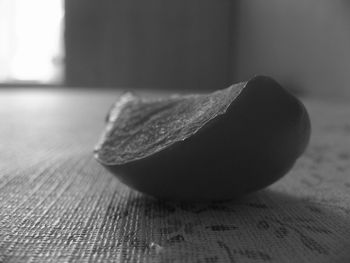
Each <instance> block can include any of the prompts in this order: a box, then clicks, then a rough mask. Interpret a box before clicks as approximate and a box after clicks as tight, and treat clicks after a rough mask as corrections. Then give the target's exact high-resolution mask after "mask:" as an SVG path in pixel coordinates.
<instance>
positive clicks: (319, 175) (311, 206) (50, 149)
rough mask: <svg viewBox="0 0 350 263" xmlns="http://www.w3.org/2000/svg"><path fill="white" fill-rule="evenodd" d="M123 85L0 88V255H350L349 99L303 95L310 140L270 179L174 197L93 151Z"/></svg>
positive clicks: (137, 258) (140, 258) (149, 258)
mask: <svg viewBox="0 0 350 263" xmlns="http://www.w3.org/2000/svg"><path fill="white" fill-rule="evenodd" d="M119 94H120V92H118V91H101V92H97V91H94V90H83V89H80V90H69V89H62V90H59V89H54V90H53V89H47V90H46V89H41V90H39V89H37V90H35V89H33V90H28V89H12V90H10V89H8V90H3V91H0V120H1V125H0V262H256V263H258V262H350V194H349V193H350V164H349V162H350V104H349V103H346V102H331V101H328V102H327V101H326V100H316V99H305V100H304V101H305V104H306V106H307V109H308V111H309V112H310V115H311V120H312V126H313V131H312V139H311V144H310V146H309V148H308V150H307V152H306V153H305V154H304V155H303V157H302V158H300V159H299V160H298V162H297V164H296V166H295V167H294V168H293V169H292V171H291V172H289V173H288V174H287V176H285V177H284V178H283V179H282V180H280V181H278V182H277V183H275V184H273V185H272V186H270V187H268V188H267V189H265V190H262V191H260V192H257V193H254V194H251V195H249V196H247V197H245V198H242V199H240V200H233V201H221V202H210V203H176V202H163V201H161V200H155V199H152V198H150V197H147V196H144V195H142V194H141V193H138V192H136V191H133V190H131V189H130V188H128V187H127V186H125V185H123V184H122V183H120V182H119V181H118V180H117V179H116V178H115V177H113V175H111V174H109V173H108V172H107V171H106V170H105V169H103V167H101V166H100V165H99V164H98V163H97V162H96V161H95V160H94V158H93V156H92V151H93V147H94V145H95V143H96V142H97V140H98V138H99V135H100V133H101V132H102V130H103V127H104V118H105V114H106V112H107V110H108V109H109V107H110V106H111V104H112V103H113V101H114V100H115V99H116V98H117V96H119ZM145 176H147V171H145ZM233 176H234V175H233Z"/></svg>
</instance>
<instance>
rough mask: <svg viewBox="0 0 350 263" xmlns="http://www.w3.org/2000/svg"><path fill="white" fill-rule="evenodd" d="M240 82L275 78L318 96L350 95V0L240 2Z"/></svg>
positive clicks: (237, 58) (237, 59)
mask: <svg viewBox="0 0 350 263" xmlns="http://www.w3.org/2000/svg"><path fill="white" fill-rule="evenodd" d="M239 13H240V16H239V21H240V22H239V33H238V34H236V35H235V38H236V40H237V44H236V45H237V48H236V50H235V52H236V53H235V55H234V56H233V60H234V62H233V63H234V64H233V65H234V66H233V76H234V79H235V80H239V79H245V78H248V77H249V76H251V75H253V74H258V73H259V74H260V73H265V74H269V75H273V76H275V77H276V78H277V79H278V80H280V82H282V83H285V84H286V85H288V86H290V87H292V88H293V89H297V90H298V89H300V90H306V91H307V93H310V94H313V95H315V96H327V97H329V96H346V97H349V98H350V1H348V0H241V1H240V12H239Z"/></svg>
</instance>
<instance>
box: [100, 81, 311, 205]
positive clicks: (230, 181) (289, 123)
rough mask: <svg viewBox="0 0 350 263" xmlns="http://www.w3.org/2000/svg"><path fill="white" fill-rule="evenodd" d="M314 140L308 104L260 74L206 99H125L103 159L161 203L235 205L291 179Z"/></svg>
mask: <svg viewBox="0 0 350 263" xmlns="http://www.w3.org/2000/svg"><path fill="white" fill-rule="evenodd" d="M309 138H310V120H309V116H308V114H307V111H306V109H305V107H304V106H303V105H302V103H301V102H300V101H299V100H298V99H297V98H295V97H294V96H293V95H291V94H290V93H288V92H287V91H286V90H284V89H283V88H282V87H281V86H280V85H279V84H278V83H276V82H275V81H274V80H272V79H271V78H269V77H263V76H259V77H255V78H253V79H251V80H250V81H248V82H246V83H239V84H236V85H233V86H231V87H229V88H227V89H223V90H219V91H216V92H214V93H211V94H206V95H186V96H172V97H170V98H166V99H157V100H156V99H154V100H150V99H149V100H146V99H142V98H138V97H135V96H133V95H132V94H130V93H127V94H125V95H123V96H121V97H120V98H119V99H118V100H117V101H116V103H115V104H114V106H113V107H112V110H111V111H110V113H109V115H108V117H107V126H106V129H105V132H104V133H103V135H102V137H101V140H100V142H99V143H98V145H97V146H96V149H95V158H96V159H97V160H98V161H99V162H100V163H101V164H102V165H103V166H105V167H106V168H107V169H108V170H110V171H111V172H112V173H113V174H115V175H116V176H117V177H118V178H119V179H120V180H121V181H122V182H124V183H125V184H127V185H129V186H131V187H133V188H135V189H137V190H139V191H141V192H144V193H147V194H150V195H152V196H155V197H158V198H164V199H172V200H218V199H219V200H220V199H231V198H236V197H239V196H242V195H244V194H246V193H249V192H252V191H255V190H259V189H261V188H264V187H266V186H268V185H269V184H271V183H273V182H275V181H276V180H278V179H279V178H280V177H282V176H283V175H284V174H286V173H287V172H288V171H289V169H290V168H291V167H292V166H293V164H294V163H295V161H296V159H297V158H298V157H299V156H300V155H301V154H302V153H303V151H304V150H305V148H306V146H307V144H308V142H309Z"/></svg>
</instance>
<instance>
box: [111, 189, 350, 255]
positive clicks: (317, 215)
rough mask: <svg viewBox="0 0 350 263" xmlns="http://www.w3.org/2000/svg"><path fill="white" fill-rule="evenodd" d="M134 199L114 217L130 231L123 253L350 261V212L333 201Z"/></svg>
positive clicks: (262, 195) (270, 196)
mask: <svg viewBox="0 0 350 263" xmlns="http://www.w3.org/2000/svg"><path fill="white" fill-rule="evenodd" d="M129 200H130V201H127V202H126V204H125V205H124V206H123V207H122V208H120V207H119V209H117V212H115V213H111V214H110V216H111V217H112V218H111V219H112V220H113V219H114V220H116V219H117V218H118V221H119V223H120V224H121V226H120V227H122V228H124V229H129V231H128V233H127V234H126V235H125V236H124V238H123V240H122V241H121V244H120V245H121V247H122V250H123V249H126V250H130V249H135V250H141V252H142V253H143V255H144V256H145V257H148V258H151V260H154V261H157V260H159V261H172V260H173V261H186V260H187V261H193V260H194V259H195V260H198V261H199V262H219V261H220V262H221V261H225V262H226V261H228V262H230V261H231V262H236V260H239V259H242V260H247V261H249V262H250V260H252V261H254V260H257V261H259V262H260V261H266V262H268V261H275V260H277V261H278V262H323V261H322V260H327V262H328V260H330V261H331V262H343V260H342V259H350V251H349V250H348V248H350V241H349V240H350V235H349V234H350V216H349V215H350V211H349V210H346V209H344V208H341V207H336V206H334V205H333V204H330V203H329V204H328V203H319V202H315V201H311V200H304V199H299V198H296V197H293V196H290V195H286V194H284V193H280V192H276V191H272V190H264V191H260V192H258V193H255V194H252V195H250V196H247V197H245V198H243V199H240V200H238V201H220V202H218V201H215V202H209V203H184V202H164V201H159V200H155V199H152V198H148V197H145V196H140V195H137V196H135V197H134V198H130V199H129ZM114 211H115V210H114ZM121 215H122V217H123V218H124V219H122V220H121V221H120V218H121V217H120V216H121ZM130 218H134V219H135V220H129V219H130ZM116 223H117V222H116ZM130 229H132V231H130Z"/></svg>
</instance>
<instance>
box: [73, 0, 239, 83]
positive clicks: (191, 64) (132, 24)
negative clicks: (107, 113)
mask: <svg viewBox="0 0 350 263" xmlns="http://www.w3.org/2000/svg"><path fill="white" fill-rule="evenodd" d="M232 4H233V2H232V1H230V0H220V1H217V0H191V1H188V0H176V1H169V0H148V1H144V0H118V1H108V0H100V1H94V0H74V1H66V10H67V11H66V53H67V54H66V56H67V61H66V62H67V84H68V85H72V86H128V87H143V88H154V87H155V88H163V89H164V88H167V89H174V88H175V89H217V88H222V87H226V86H227V85H228V84H229V83H230V71H231V70H230V63H231V59H230V54H231V53H230V52H231V51H230V47H231V44H230V41H231V36H230V34H229V32H230V28H231V26H232V24H231V23H229V19H230V15H231V13H232V12H231V10H232Z"/></svg>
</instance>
